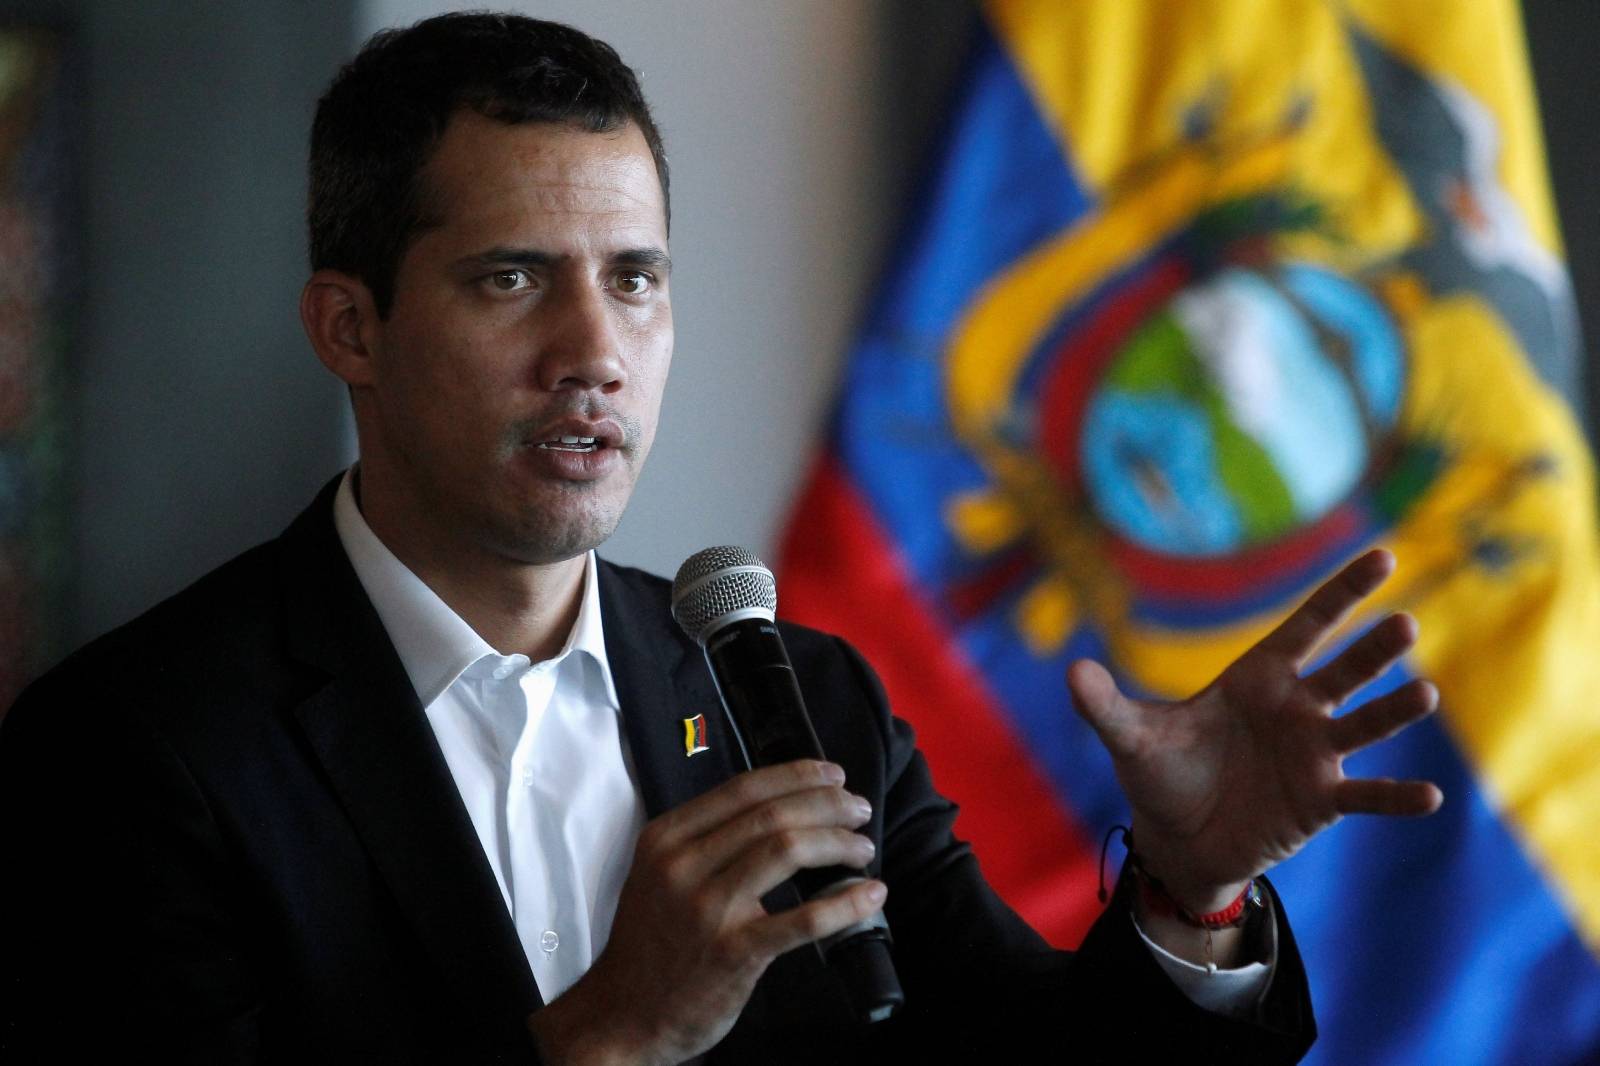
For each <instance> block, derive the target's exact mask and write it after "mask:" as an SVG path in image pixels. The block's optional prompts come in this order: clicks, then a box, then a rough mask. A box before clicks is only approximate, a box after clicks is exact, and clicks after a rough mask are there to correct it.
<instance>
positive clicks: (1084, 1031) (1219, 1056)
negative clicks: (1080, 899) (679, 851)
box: [830, 641, 1316, 1062]
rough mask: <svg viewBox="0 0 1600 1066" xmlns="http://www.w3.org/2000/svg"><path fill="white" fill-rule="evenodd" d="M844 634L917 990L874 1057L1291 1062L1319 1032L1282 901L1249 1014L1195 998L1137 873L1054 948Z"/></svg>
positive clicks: (886, 1028)
mask: <svg viewBox="0 0 1600 1066" xmlns="http://www.w3.org/2000/svg"><path fill="white" fill-rule="evenodd" d="M835 643H836V645H837V648H838V654H839V655H840V656H841V657H842V659H843V661H844V663H845V664H846V668H847V670H848V673H849V674H850V676H851V678H852V684H853V685H854V687H855V688H856V690H857V691H858V692H859V693H860V694H861V698H862V699H863V700H864V701H865V704H866V707H867V709H868V710H869V712H870V714H871V715H872V718H873V720H874V721H875V722H876V723H877V728H878V729H879V731H880V733H881V737H882V744H883V747H882V750H883V752H884V759H883V781H882V784H883V792H882V795H881V796H874V797H871V798H872V799H873V802H874V804H875V806H876V805H881V816H882V822H881V839H880V841H879V854H880V856H881V859H882V868H881V876H882V877H883V878H884V880H885V881H886V882H887V883H888V885H889V900H888V904H887V906H886V912H885V913H886V916H887V917H888V920H889V924H890V927H891V930H892V932H893V935H894V944H895V947H894V953H895V959H896V965H897V968H898V969H899V972H900V975H901V981H902V984H903V985H904V987H905V991H906V995H907V1005H906V1007H905V1008H904V1009H903V1010H902V1011H901V1012H900V1014H899V1016H898V1017H897V1018H894V1019H891V1020H890V1021H888V1022H886V1023H882V1024H880V1025H879V1026H876V1027H873V1029H874V1031H872V1032H871V1033H870V1034H868V1035H866V1036H865V1037H862V1038H861V1039H860V1043H861V1044H862V1045H863V1047H862V1050H863V1052H865V1054H866V1059H867V1060H868V1061H870V1060H871V1058H872V1057H873V1056H875V1055H876V1056H880V1057H879V1061H926V1062H960V1061H996V1062H1000V1061H1017V1062H1022V1061H1026V1062H1050V1061H1080V1060H1082V1059H1084V1057H1085V1056H1086V1055H1087V1056H1088V1060H1089V1061H1098V1057H1099V1056H1100V1055H1104V1056H1105V1057H1106V1058H1115V1059H1119V1060H1123V1061H1128V1060H1129V1056H1131V1057H1132V1061H1169V1060H1170V1061H1180V1060H1182V1061H1201V1062H1210V1061H1216V1062H1224V1061H1226V1062H1294V1061H1297V1060H1298V1059H1299V1058H1300V1057H1301V1056H1302V1055H1304V1053H1305V1051H1306V1050H1307V1048H1309V1046H1310V1044H1311V1042H1312V1040H1313V1039H1314V1037H1315V1032H1316V1030H1315V1025H1314V1022H1313V1020H1312V1014H1311V1003H1310V996H1309V992H1308V989H1307V985H1306V977H1305V971H1304V968H1303V966H1302V964H1301V961H1300V957H1299V954H1298V952H1297V950H1296V948H1295V944H1294V940H1293V937H1292V936H1291V935H1290V933H1289V929H1288V926H1287V924H1286V923H1285V922H1283V919H1282V915H1283V912H1284V909H1283V907H1282V906H1281V904H1280V905H1278V906H1276V907H1275V908H1274V910H1275V912H1276V914H1277V915H1278V916H1279V917H1278V919H1277V920H1278V921H1279V922H1280V925H1279V929H1278V945H1279V958H1278V965H1277V970H1276V973H1275V976H1274V979H1273V983H1272V986H1271V988H1270V989H1269V990H1268V992H1267V995H1266V998H1265V1000H1264V1002H1263V1004H1262V1007H1261V1010H1260V1011H1259V1012H1258V1014H1257V1016H1256V1018H1255V1019H1254V1020H1251V1021H1237V1020H1232V1019H1229V1018H1226V1017H1223V1016H1221V1015H1217V1014H1213V1013H1211V1012H1208V1011H1206V1010H1204V1009H1202V1008H1200V1007H1198V1006H1196V1005H1195V1004H1194V1003H1193V1002H1192V1001H1190V1000H1189V999H1188V998H1187V997H1186V996H1184V995H1183V993H1182V992H1181V991H1180V990H1179V989H1178V988H1177V987H1176V986H1175V985H1174V984H1173V983H1172V981H1171V980H1170V979H1169V978H1168V977H1167V976H1166V974H1165V973H1164V972H1162V970H1161V968H1160V966H1159V965H1158V964H1157V963H1156V961H1155V959H1154V958H1153V957H1152V955H1151V953H1150V951H1149V950H1148V948H1146V947H1145V945H1144V943H1143V941H1142V940H1141V939H1140V938H1139V936H1138V933H1137V930H1136V929H1135V927H1134V925H1133V922H1132V920H1131V916H1130V909H1129V908H1130V898H1129V896H1130V890H1129V887H1128V885H1127V884H1126V883H1125V882H1123V883H1119V886H1118V890H1117V892H1116V893H1115V895H1114V896H1113V899H1112V901H1111V903H1110V905H1109V906H1108V908H1107V909H1106V911H1105V912H1104V913H1103V914H1102V915H1101V917H1100V918H1099V919H1098V921H1097V922H1096V923H1095V925H1094V926H1093V927H1092V929H1091V930H1090V932H1089V933H1088V935H1087V936H1086V938H1085V939H1084V941H1083V943H1082V945H1081V946H1080V947H1079V949H1078V950H1077V951H1076V952H1067V951H1057V950H1053V949H1052V948H1051V947H1050V946H1049V945H1048V944H1046V943H1045V941H1044V940H1043V939H1042V938H1041V937H1040V936H1039V935H1038V934H1037V933H1035V932H1034V931H1033V930H1032V929H1031V928H1030V927H1029V926H1028V925H1027V924H1026V923H1025V922H1024V921H1023V920H1022V919H1021V918H1020V917H1018V916H1017V914H1016V913H1015V912H1014V911H1012V910H1011V909H1010V908H1009V907H1008V906H1007V905H1006V904H1005V903H1004V902H1003V901H1002V900H1001V899H1000V898H999V896H998V895H997V894H996V893H995V892H994V890H993V889H992V888H990V886H989V885H988V884H987V882H986V881H985V880H984V877H983V874H982V871H981V870H980V868H979V864H978V860H977V858H976V857H975V856H974V855H973V852H972V849H971V848H970V847H969V846H968V845H967V844H966V843H964V842H962V841H961V840H959V839H957V838H956V836H955V835H954V832H953V824H954V821H955V816H956V806H955V804H953V803H952V802H950V801H949V800H948V799H946V798H944V797H943V796H941V795H940V794H939V793H938V792H937V791H936V790H935V788H934V786H933V781H932V778H931V775H930V773H929V769H928V766H927V763H926V762H925V760H924V759H923V757H922V755H921V753H920V752H918V751H917V748H916V742H915V737H914V735H913V732H912V729H911V727H910V726H909V725H908V724H906V723H905V722H904V721H902V720H901V719H898V718H894V717H893V716H892V715H891V714H890V711H889V707H888V703H887V698H886V696H885V694H884V691H883V689H882V686H881V685H880V683H879V682H878V680H877V678H876V676H875V675H874V673H873V672H872V670H871V668H870V667H869V666H868V665H867V664H866V663H865V662H864V661H863V660H862V659H861V658H860V656H859V655H857V654H856V653H855V652H854V650H853V649H851V648H849V646H848V645H846V644H844V643H843V642H842V641H836V642H835ZM854 713H859V712H854ZM830 754H831V752H830ZM1018 816H1019V818H1021V817H1025V812H1018ZM1269 890H1270V889H1269ZM869 1048H870V1050H869ZM891 1051H892V1052H893V1056H892V1057H888V1058H885V1057H881V1056H883V1055H887V1054H889V1053H890V1052H891ZM907 1054H910V1055H912V1056H914V1057H911V1058H907V1057H905V1056H906V1055H907Z"/></svg>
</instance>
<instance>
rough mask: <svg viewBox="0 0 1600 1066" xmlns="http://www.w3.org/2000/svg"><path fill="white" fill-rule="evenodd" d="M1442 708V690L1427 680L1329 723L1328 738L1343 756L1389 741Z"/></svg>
mask: <svg viewBox="0 0 1600 1066" xmlns="http://www.w3.org/2000/svg"><path fill="white" fill-rule="evenodd" d="M1438 706H1439V690H1438V689H1436V688H1434V687H1433V685H1431V684H1429V683H1428V682H1426V681H1421V680H1418V681H1410V682H1407V683H1406V684H1404V685H1402V686H1401V687H1399V688H1397V689H1395V690H1394V691H1393V692H1390V693H1389V694H1387V695H1385V696H1380V697H1378V698H1377V699H1375V700H1373V701H1372V702H1371V703H1367V704H1364V705H1363V706H1361V707H1358V708H1357V709H1355V710H1353V711H1351V712H1350V713H1349V714H1345V715H1341V716H1340V717H1338V718H1335V719H1333V721H1331V722H1329V723H1328V739H1329V743H1330V744H1331V745H1332V746H1333V750H1334V751H1335V752H1336V753H1337V754H1339V755H1349V754H1350V753H1351V752H1353V751H1359V750H1360V749H1362V748H1364V747H1366V746H1367V745H1369V744H1376V743H1377V742H1378V741H1380V740H1387V739H1388V738H1389V737H1392V736H1394V735H1395V734H1396V733H1398V732H1400V730H1402V729H1404V728H1405V727H1406V726H1408V725H1410V724H1411V723H1412V722H1416V721H1419V720H1420V719H1423V718H1426V717H1427V716H1428V715H1429V714H1431V713H1432V712H1433V710H1434V709H1435V708H1436V707H1438Z"/></svg>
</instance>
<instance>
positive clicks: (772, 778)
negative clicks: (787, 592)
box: [528, 549, 902, 1064]
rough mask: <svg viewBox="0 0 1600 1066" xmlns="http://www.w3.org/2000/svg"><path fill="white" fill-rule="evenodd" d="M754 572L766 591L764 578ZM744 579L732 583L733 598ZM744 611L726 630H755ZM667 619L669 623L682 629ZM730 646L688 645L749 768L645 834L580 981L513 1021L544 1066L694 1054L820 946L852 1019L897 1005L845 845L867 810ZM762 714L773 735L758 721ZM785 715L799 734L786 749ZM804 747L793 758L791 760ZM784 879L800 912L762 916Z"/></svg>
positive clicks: (721, 628)
mask: <svg viewBox="0 0 1600 1066" xmlns="http://www.w3.org/2000/svg"><path fill="white" fill-rule="evenodd" d="M710 551H712V552H716V551H738V549H710ZM707 554H708V553H706V552H702V553H700V554H699V555H696V556H694V557H693V558H691V559H690V560H689V562H688V563H685V564H684V568H683V570H680V573H679V578H680V584H681V583H682V579H683V577H684V573H685V572H686V571H688V570H689V567H690V564H691V563H694V562H695V560H697V559H701V557H702V556H705V555H707ZM745 554H746V555H748V553H745ZM749 559H750V560H751V561H752V564H753V565H755V566H760V564H759V561H755V560H754V557H753V556H750V557H749ZM740 565H742V564H740ZM761 571H762V572H764V573H766V577H765V582H766V586H767V588H768V590H769V593H770V590H771V583H772V575H771V573H770V572H766V570H765V567H762V568H761ZM750 573H753V572H752V571H739V572H738V573H737V574H735V575H734V577H735V581H736V584H740V585H743V584H745V583H746V578H745V577H744V576H743V575H746V574H750ZM702 576H712V575H711V574H710V572H709V571H708V572H707V573H706V574H705V575H702ZM756 583H757V584H759V581H757V582H756ZM676 587H678V586H677V585H675V588H676ZM695 587H696V588H697V589H699V590H703V591H704V593H705V594H706V595H708V596H710V597H712V599H710V600H705V601H702V600H700V599H696V600H695V601H694V602H695V603H696V604H705V605H707V606H709V605H710V604H712V603H714V602H721V598H722V597H724V596H725V595H728V590H727V588H726V586H725V584H724V583H719V582H716V581H709V580H708V581H705V582H702V583H700V584H698V585H696V586H695ZM771 598H772V599H774V600H775V596H774V597H771ZM675 600H677V597H675ZM680 606H687V601H680ZM748 606H749V605H745V607H748ZM745 607H739V606H735V607H733V608H732V612H731V613H734V614H738V613H739V611H741V610H743V609H745ZM756 607H757V611H756V613H755V614H741V615H739V617H738V618H737V619H735V623H736V622H741V621H746V620H749V619H752V618H755V619H759V617H760V611H759V608H760V604H757V605H756ZM729 613H730V612H729V611H721V612H712V613H711V614H709V615H707V616H706V617H705V618H704V619H703V620H702V623H701V626H702V627H703V628H704V629H706V631H707V635H708V636H714V635H715V634H718V633H724V632H726V630H727V629H728V627H729V625H730V624H733V623H728V622H722V623H720V624H718V622H717V619H718V618H722V617H724V616H725V615H727V614H729ZM675 614H677V616H678V617H679V620H680V622H682V621H684V620H685V619H686V618H687V617H688V616H687V615H686V614H685V612H684V611H683V610H679V611H676V612H675ZM765 616H766V622H765V624H766V626H767V627H768V628H770V629H771V632H770V633H765V632H763V631H761V630H760V629H759V627H758V628H757V629H755V630H754V631H753V635H754V636H756V637H757V638H759V643H760V644H762V646H764V647H766V648H767V654H769V655H770V654H771V649H772V647H773V646H774V645H775V646H776V651H777V654H778V655H780V656H782V657H783V658H782V666H783V667H784V668H785V669H786V668H787V666H788V658H787V655H786V654H784V652H783V648H782V643H781V641H778V638H777V635H776V629H775V627H772V622H771V619H772V606H771V605H770V604H769V605H768V606H767V607H766V608H765ZM694 617H696V618H699V617H700V616H699V614H696V615H695V616H694ZM737 633H744V634H751V633H752V631H751V630H748V629H746V630H739V631H736V634H735V635H737ZM698 639H699V638H698V637H697V640H698ZM736 643H737V641H736V640H732V639H730V640H725V641H724V642H723V643H721V644H718V645H716V650H715V651H713V650H711V646H710V645H707V644H705V643H704V642H703V641H702V646H703V647H707V649H708V650H707V655H708V657H711V656H713V655H715V656H717V659H719V660H720V661H721V662H722V664H723V665H722V666H718V665H717V660H713V666H712V669H713V673H714V675H715V676H716V680H717V686H718V689H719V691H720V692H721V693H722V695H723V700H724V704H725V705H726V706H728V708H729V713H730V714H731V715H734V716H735V720H736V721H737V723H738V724H737V729H738V730H739V736H740V741H741V743H742V744H743V745H744V747H745V750H746V752H747V753H748V754H749V756H750V760H751V762H752V763H753V765H754V766H755V767H756V768H755V769H754V770H753V771H752V772H750V773H745V774H740V775H738V776H737V777H736V778H734V779H733V780H731V781H728V782H726V783H724V784H723V785H721V786H719V787H717V788H715V789H713V790H711V791H710V792H707V793H706V794H705V795H703V796H700V797H698V798H696V799H694V800H692V801H690V802H689V803H686V804H684V805H683V806H681V807H678V808H676V809H674V810H671V811H668V812H667V813H666V814H663V815H661V816H660V817H658V818H655V819H653V820H651V821H650V822H649V823H648V824H647V825H646V826H645V828H644V831H643V833H642V834H641V835H640V838H639V843H638V846H637V847H636V849H635V851H634V860H633V866H632V868H631V869H630V871H629V874H628V878H627V881H626V882H625V883H624V885H623V888H622V896H621V899H620V900H619V901H618V905H617V915H616V919H615V921H614V922H613V924H612V928H611V935H610V938H609V940H608V942H607V944H606V947H605V950H604V951H603V952H601V954H600V956H599V958H597V959H596V960H595V963H594V966H592V967H591V968H590V970H589V972H588V973H587V974H585V975H584V977H583V978H582V979H581V980H579V981H578V982H577V983H576V984H574V985H573V986H572V987H571V988H570V989H568V990H567V992H566V993H565V994H564V995H562V996H560V997H559V998H557V999H556V1000H554V1001H553V1002H551V1003H550V1004H549V1005H547V1006H545V1007H544V1008H542V1009H541V1010H539V1011H536V1012H535V1013H534V1014H532V1015H530V1017H529V1019H528V1026H529V1029H530V1031H531V1032H532V1033H533V1036H534V1038H535V1039H536V1041H537V1042H538V1043H539V1045H540V1048H541V1051H542V1052H543V1054H544V1058H545V1060H546V1061H547V1062H550V1063H588V1062H594V1063H603V1062H630V1063H641V1064H642V1063H671V1062H680V1061H682V1060H683V1059H685V1058H689V1057H691V1056H693V1055H696V1054H699V1053H700V1052H703V1051H705V1050H707V1049H709V1048H710V1047H712V1046H713V1045H714V1044H716V1043H717V1042H718V1041H719V1040H721V1039H722V1038H723V1037H724V1036H725V1035H727V1032H728V1030H730V1029H731V1028H732V1027H733V1024H734V1022H735V1021H736V1020H737V1019H738V1017H739V1013H740V1012H741V1011H742V1010H743V1009H744V1006H745V1004H746V1003H747V1002H748V1001H749V998H750V994H751V992H752V991H753V990H754V988H755V983H756V981H757V980H758V979H759V978H760V977H761V975H762V974H763V973H764V972H765V971H766V969H767V967H768V966H769V965H770V964H771V963H772V960H773V959H775V958H777V957H778V956H779V955H781V954H783V953H784V952H786V951H790V950H792V949H794V948H797V947H802V946H804V945H805V944H808V943H816V944H818V945H820V946H821V947H822V948H823V950H824V954H825V955H826V956H827V958H828V959H829V962H830V965H831V966H832V968H833V969H834V970H835V972H839V973H841V976H843V977H844V979H845V983H846V987H847V989H848V990H850V993H851V998H852V1000H853V1001H854V1002H856V1003H857V1005H858V1009H859V1010H860V1012H861V1013H862V1015H863V1016H864V1017H873V1016H878V1017H882V1016H886V1015H887V1013H888V1012H889V1011H892V1010H893V1009H894V1007H895V1006H897V1005H898V1004H899V1003H900V1001H901V998H902V997H901V996H900V989H899V985H898V982H897V981H896V980H895V978H894V971H893V967H892V965H891V964H890V962H889V957H888V950H887V927H886V925H885V923H884V922H883V918H882V913H881V912H882V907H883V901H884V898H885V895H886V892H887V889H886V888H885V887H884V885H883V884H882V883H881V882H878V881H874V880H870V879H867V878H864V877H863V876H862V874H861V869H862V868H863V867H864V866H866V864H867V863H868V862H869V861H871V859H872V855H873V848H872V843H871V841H869V840H868V839H867V838H866V837H865V836H863V835H861V834H860V833H857V832H854V830H855V829H857V828H859V827H860V826H862V825H864V824H866V822H867V820H868V819H869V818H870V816H871V811H870V808H868V807H867V805H866V803H865V801H864V800H862V799H861V798H860V797H858V796H854V795H852V794H851V793H849V792H848V791H846V789H845V788H844V784H845V780H844V772H843V770H841V769H840V768H839V767H838V766H836V765H834V764H832V763H828V762H826V761H824V760H823V759H822V756H821V752H820V749H818V748H817V746H816V736H815V733H814V732H812V730H811V726H810V722H809V719H804V717H803V716H804V713H805V712H804V705H803V704H802V703H801V702H800V699H799V690H798V688H794V691H793V693H792V696H793V699H792V702H791V701H790V699H789V696H788V695H786V694H784V692H783V689H784V686H783V684H782V681H783V678H782V675H781V671H779V670H776V669H771V667H773V666H774V664H773V663H772V662H771V661H770V660H761V659H757V660H750V659H746V658H743V657H742V653H740V652H738V651H736V650H735V644H736ZM730 660H731V661H730ZM752 671H753V676H752ZM788 683H789V684H790V685H791V686H792V685H793V673H792V671H790V672H789V682H788ZM774 692H776V693H777V695H774V694H773V693H774ZM730 693H732V695H731V696H730ZM736 707H737V708H738V709H737V710H736V709H735V708H736ZM768 708H770V709H772V710H774V711H776V713H777V714H779V715H781V716H783V722H785V723H787V724H781V725H780V724H779V723H776V722H773V721H769V720H768V716H767V715H766V713H765V711H766V709H768ZM796 708H798V710H799V714H800V715H801V717H802V719H803V720H804V729H803V738H801V739H796V737H797V736H798V735H799V734H796V733H795V732H794V730H795V729H796V728H797V727H796V726H795V725H794V718H793V714H794V711H795V709H796ZM804 738H809V745H810V747H809V748H808V749H807V750H805V751H800V750H798V749H795V748H793V747H792V746H793V745H795V744H804V743H806V741H805V740H804ZM791 751H792V752H793V753H792V754H791ZM780 755H781V757H779V756H780ZM763 760H769V761H776V765H765V763H764V762H763ZM823 870H826V871H829V873H828V874H827V875H825V876H823V877H822V878H821V879H818V880H805V881H802V878H803V877H806V876H807V875H815V874H816V873H817V872H818V871H823ZM791 878H792V879H794V880H795V882H796V884H797V885H798V886H799V887H800V889H801V893H802V895H803V896H805V897H806V901H805V902H803V903H802V904H800V905H799V906H797V907H794V908H793V909H790V910H786V911H783V912H781V913H778V914H768V913H767V912H766V910H765V909H764V908H763V907H762V905H761V897H762V896H763V895H765V894H766V893H768V892H770V891H771V890H772V889H774V888H776V887H778V886H779V885H780V884H782V883H783V882H785V881H788V880H790V879H791ZM863 948H865V950H863ZM841 968H843V969H841Z"/></svg>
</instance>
